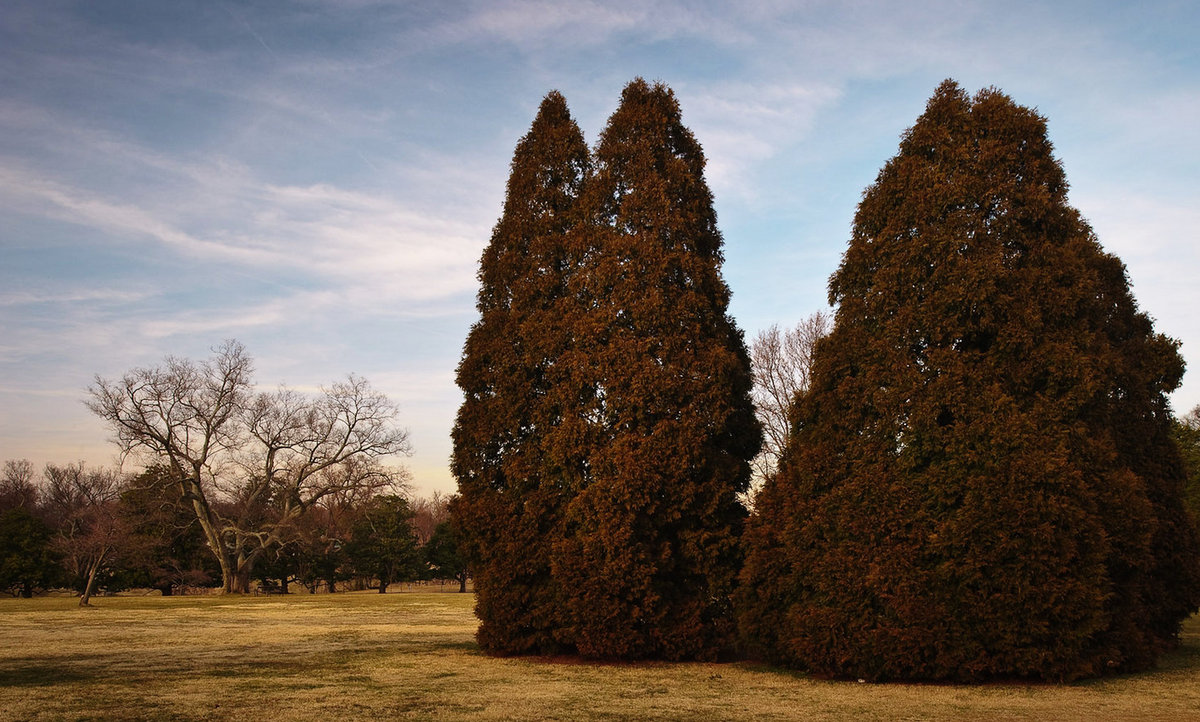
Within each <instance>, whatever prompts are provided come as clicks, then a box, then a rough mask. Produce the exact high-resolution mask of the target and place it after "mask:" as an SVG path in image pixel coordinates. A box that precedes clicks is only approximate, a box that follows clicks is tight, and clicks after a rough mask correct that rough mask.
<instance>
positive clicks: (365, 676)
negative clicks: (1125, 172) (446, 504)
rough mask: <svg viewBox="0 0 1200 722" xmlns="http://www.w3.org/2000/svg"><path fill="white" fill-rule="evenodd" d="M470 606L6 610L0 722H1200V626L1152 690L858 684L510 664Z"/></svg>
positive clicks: (41, 603) (290, 600) (245, 603)
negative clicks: (481, 638) (492, 646)
mask: <svg viewBox="0 0 1200 722" xmlns="http://www.w3.org/2000/svg"><path fill="white" fill-rule="evenodd" d="M473 601H474V600H473V598H472V596H471V595H469V594H454V593H397V594H387V595H380V594H376V593H349V594H336V595H307V594H301V595H289V596H286V597H280V596H275V597H244V598H237V597H166V598H163V597H157V596H155V597H109V598H97V599H95V600H94V603H95V605H96V606H95V607H94V608H91V609H81V608H79V607H78V606H76V605H77V600H75V599H71V598H44V599H33V600H21V599H11V600H10V599H5V600H0V640H3V641H2V642H0V645H2V647H0V648H2V649H3V654H2V657H0V720H74V721H77V722H82V721H84V720H172V721H174V720H181V721H189V720H320V721H321V722H329V721H330V720H354V719H364V720H365V719H371V720H378V719H397V720H403V719H421V720H509V719H520V720H555V719H561V720H566V719H570V720H612V719H653V720H674V719H678V720H705V719H725V720H739V719H746V720H751V719H753V720H764V719H765V720H770V719H794V720H844V719H855V720H883V719H888V720H894V719H902V720H926V719H929V720H972V721H974V720H1042V719H1054V720H1096V719H1100V720H1105V722H1116V721H1117V720H1129V719H1137V720H1163V721H1166V720H1172V721H1174V720H1200V619H1197V618H1193V619H1192V620H1190V622H1189V623H1188V625H1187V626H1186V628H1185V634H1184V644H1183V646H1182V647H1181V648H1180V649H1179V650H1178V651H1176V652H1174V653H1172V654H1170V655H1168V656H1167V657H1165V658H1164V659H1163V660H1162V663H1161V664H1160V665H1159V667H1158V669H1156V670H1154V671H1151V672H1146V673H1142V674H1134V675H1125V676H1120V677H1114V678H1109V679H1103V680H1097V681H1088V682H1081V683H1076V684H1070V685H1041V684H1035V685H1026V684H991V685H985V686H979V687H969V686H955V685H910V684H884V685H873V684H858V683H855V682H844V681H837V682H834V681H823V680H814V679H810V678H808V677H806V676H804V675H800V674H794V673H790V672H785V671H781V670H777V669H772V668H770V667H767V666H764V665H759V664H751V663H745V662H738V663H727V664H666V663H652V664H643V665H616V664H594V663H586V662H580V661H579V660H574V659H563V658H555V659H536V658H534V659H531V658H507V659H503V658H495V657H489V656H487V655H484V654H482V653H481V652H480V651H479V649H478V648H477V647H476V645H475V642H474V639H473V634H474V631H475V626H476V621H475V618H474V617H473V616H472V614H471V605H472V604H473Z"/></svg>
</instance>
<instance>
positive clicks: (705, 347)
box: [554, 79, 761, 659]
mask: <svg viewBox="0 0 1200 722" xmlns="http://www.w3.org/2000/svg"><path fill="white" fill-rule="evenodd" d="M595 164H596V168H595V173H594V175H593V177H592V178H591V179H590V180H589V181H588V183H587V184H586V186H585V190H584V194H583V200H582V205H583V207H584V211H585V213H586V217H587V221H586V223H585V224H584V225H583V226H581V227H580V231H581V232H580V234H579V237H578V245H577V248H578V249H579V250H580V254H581V255H580V267H579V269H578V271H577V273H576V274H575V275H574V276H573V277H572V297H573V299H574V302H575V303H576V304H577V306H576V308H575V310H574V312H573V316H572V324H571V335H572V339H573V348H572V350H571V352H570V353H569V354H568V355H567V356H565V357H564V360H569V363H568V365H569V367H570V369H571V373H572V374H573V382H572V383H571V384H570V388H571V389H573V390H575V391H578V392H579V393H580V396H579V398H578V401H579V407H578V413H577V415H576V418H577V419H579V420H580V422H581V423H579V424H578V425H577V426H576V427H575V432H573V433H572V434H570V435H568V436H564V437H563V442H564V446H563V447H562V448H563V449H566V448H568V446H569V444H568V443H567V440H568V439H570V443H571V444H575V445H576V448H582V449H586V453H585V454H584V455H582V456H580V457H577V459H578V460H577V461H576V462H574V463H573V462H570V461H568V460H567V459H568V455H567V454H565V453H564V454H562V455H560V458H562V459H563V465H564V466H567V467H574V468H576V469H577V470H578V474H577V475H576V476H575V477H573V478H574V480H575V481H574V482H573V483H575V484H577V490H578V491H577V494H576V495H575V496H573V498H572V500H571V502H570V507H569V509H568V513H567V519H568V524H569V527H568V533H567V535H566V538H565V540H564V542H563V544H562V546H561V551H562V553H561V555H558V556H556V558H555V565H554V574H555V578H556V579H557V580H558V581H559V583H560V589H561V590H562V593H563V594H565V595H566V601H567V604H566V610H567V612H568V613H569V615H570V620H569V626H568V627H567V628H565V629H564V630H563V631H562V633H561V638H562V639H569V640H570V641H571V643H573V644H574V645H575V646H576V648H577V649H578V650H579V651H580V652H581V653H583V654H585V655H588V656H597V657H623V658H637V657H647V656H656V657H666V658H670V659H680V658H696V657H701V658H704V657H713V656H715V655H716V654H717V653H718V652H719V651H720V650H721V649H722V648H723V647H725V646H726V645H727V644H728V642H729V641H730V638H731V633H732V631H733V619H732V614H731V608H730V594H731V592H732V588H733V584H734V581H735V578H736V573H737V568H738V564H739V555H738V544H737V539H738V536H739V534H740V530H741V525H742V523H743V519H744V517H745V510H744V508H743V507H742V505H741V504H740V503H739V501H738V499H737V495H738V493H740V492H742V491H744V490H745V488H746V485H747V483H748V480H749V475H750V468H749V463H748V462H749V460H750V459H751V458H753V457H754V455H755V453H756V452H757V451H758V448H759V444H760V437H761V434H760V431H759V427H758V423H757V421H756V420H755V416H754V409H753V405H752V403H751V401H750V395H749V394H750V388H751V375H750V364H749V359H748V356H747V353H746V349H745V345H744V342H743V339H742V334H741V332H740V331H739V330H738V329H737V327H736V326H735V325H734V322H733V320H732V319H731V318H730V317H729V315H728V313H727V308H728V304H729V290H728V288H727V287H726V285H725V282H724V280H723V279H722V277H721V273H720V266H721V262H722V251H721V247H722V239H721V235H720V232H719V231H718V230H717V224H716V213H715V212H714V210H713V205H712V194H711V192H710V191H709V189H708V186H707V184H706V183H705V181H704V176H703V171H704V155H703V153H702V151H701V148H700V145H699V144H698V143H697V142H696V140H695V138H694V137H693V136H692V134H691V132H690V131H689V130H688V129H687V128H685V127H684V126H683V124H682V122H681V118H680V110H679V104H678V102H677V101H676V99H675V96H674V94H673V93H672V91H671V90H670V89H669V88H667V87H665V86H663V85H661V84H656V85H653V86H651V85H649V84H647V83H646V82H645V81H643V80H641V79H638V80H635V81H633V82H632V83H630V84H629V85H628V86H627V87H626V88H625V90H624V92H623V93H622V96H621V104H620V107H619V108H618V109H617V111H616V112H615V113H614V114H613V115H612V117H611V118H610V119H609V123H608V126H607V128H606V129H605V131H604V133H603V135H602V137H601V139H600V142H599V144H598V146H597V149H596V153H595Z"/></svg>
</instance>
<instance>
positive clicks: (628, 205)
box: [453, 79, 1200, 680]
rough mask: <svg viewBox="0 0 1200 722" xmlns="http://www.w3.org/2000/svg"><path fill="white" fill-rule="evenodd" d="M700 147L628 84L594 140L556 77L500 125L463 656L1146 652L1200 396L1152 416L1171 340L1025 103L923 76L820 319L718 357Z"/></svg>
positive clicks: (1162, 601)
mask: <svg viewBox="0 0 1200 722" xmlns="http://www.w3.org/2000/svg"><path fill="white" fill-rule="evenodd" d="M703 168H704V157H703V154H702V152H701V149H700V145H699V144H698V143H697V142H696V140H695V138H694V137H693V136H692V134H691V132H690V131H689V130H688V129H687V128H686V127H685V126H683V124H682V122H681V116H680V110H679V106H678V103H677V102H676V100H675V97H674V95H673V93H672V92H671V91H670V89H669V88H666V87H665V86H663V85H661V84H655V85H650V84H648V83H646V82H645V81H643V80H640V79H638V80H635V81H634V82H632V83H630V84H629V85H628V86H627V87H626V88H625V90H624V92H623V93H622V96H621V101H620V105H619V106H618V108H617V110H616V112H615V113H614V114H613V115H612V116H611V118H610V119H609V122H608V125H607V127H606V128H605V130H604V131H603V132H602V133H601V135H600V137H599V140H598V142H597V143H596V145H595V147H594V149H589V148H588V147H587V145H586V144H585V143H584V140H583V136H582V133H581V132H580V131H579V128H578V127H577V126H576V124H575V122H574V121H573V120H572V119H571V117H570V114H569V112H568V110H567V106H566V102H565V100H564V98H563V97H562V96H561V95H560V94H558V93H557V92H552V93H550V94H549V95H548V96H546V98H545V100H544V101H543V103H542V105H541V107H540V109H539V111H538V113H537V116H536V118H535V120H534V122H533V124H532V126H531V128H530V130H529V133H528V134H527V135H526V136H525V137H524V138H522V139H521V141H520V143H519V144H518V145H517V148H516V152H515V153H514V157H513V161H512V169H511V174H510V176H509V181H508V188H507V195H506V199H505V204H504V211H503V214H502V215H501V218H500V220H499V222H498V223H497V225H496V227H495V230H494V231H493V235H492V238H491V242H490V244H489V245H488V247H487V249H486V250H485V251H484V253H483V258H482V261H481V264H480V274H479V275H480V280H481V287H480V292H479V297H478V309H479V314H480V316H479V320H478V322H477V323H476V324H475V325H474V326H473V327H472V329H471V332H470V335H469V336H468V338H467V340H466V344H465V346H464V350H463V356H462V361H461V363H460V365H459V368H458V384H459V386H460V387H461V388H462V390H463V392H464V396H465V398H464V401H463V404H462V406H461V407H460V410H459V414H458V418H457V422H456V425H455V428H454V456H453V470H454V473H455V475H456V477H457V479H458V486H459V496H458V498H457V500H456V502H455V504H454V510H455V514H454V524H455V525H456V529H457V530H458V532H459V534H460V537H461V539H462V541H463V544H462V550H463V552H464V555H465V557H466V560H467V562H468V564H469V565H470V566H471V567H472V569H473V571H474V573H475V580H476V590H477V606H476V613H477V615H478V616H479V618H480V620H481V624H480V628H479V632H478V639H479V642H480V644H481V645H482V646H483V647H484V648H485V649H487V650H489V651H492V652H494V653H501V654H514V653H517V654H519V653H547V652H576V653H580V654H582V655H585V656H591V657H601V658H625V659H630V658H642V657H661V658H668V659H685V658H686V659H711V658H714V657H716V656H719V655H721V654H725V653H729V652H731V651H733V650H738V649H740V650H741V651H742V652H743V653H750V654H755V655H760V656H762V657H765V658H767V659H769V660H772V661H774V662H777V663H781V664H785V665H788V666H792V667H796V668H800V669H805V670H809V671H812V672H815V673H820V674H823V675H833V676H854V677H857V678H869V679H885V678H917V679H959V680H974V679H981V678H988V677H1003V676H1019V677H1033V678H1044V679H1053V680H1063V679H1073V678H1077V677H1080V676H1092V675H1099V674H1105V673H1112V672H1116V671H1128V670H1135V669H1140V668H1144V667H1146V666H1148V665H1150V664H1153V662H1154V660H1155V659H1156V658H1157V657H1158V655H1159V654H1160V653H1161V652H1162V651H1163V650H1165V649H1168V648H1170V647H1171V646H1172V645H1173V644H1176V643H1177V641H1178V635H1179V631H1180V625H1181V623H1182V621H1183V620H1184V619H1185V618H1186V617H1187V616H1188V615H1190V614H1192V613H1194V612H1195V611H1196V610H1197V607H1200V542H1198V534H1197V528H1196V525H1195V517H1194V513H1195V511H1196V472H1197V463H1198V462H1197V458H1198V457H1197V453H1198V452H1197V449H1198V448H1200V446H1198V445H1197V441H1198V440H1200V439H1198V437H1200V431H1197V428H1200V412H1194V413H1193V414H1192V415H1190V416H1188V417H1185V418H1184V419H1181V420H1177V419H1175V418H1174V417H1173V415H1172V412H1171V409H1170V406H1169V404H1168V402H1167V394H1168V393H1170V392H1171V391H1172V390H1174V389H1175V388H1176V387H1177V386H1178V385H1179V383H1180V380H1181V378H1182V375H1183V362H1182V359H1181V357H1180V355H1179V353H1178V345H1179V344H1178V342H1177V341H1174V340H1173V339H1170V338H1167V337H1165V336H1163V335H1162V334H1158V333H1155V332H1154V329H1153V324H1152V322H1151V320H1150V318H1149V317H1148V316H1146V315H1145V314H1144V313H1142V312H1140V311H1139V310H1138V308H1137V304H1136V302H1135V300H1134V299H1133V296H1132V293H1131V292H1130V288H1129V282H1128V279H1127V277H1126V273H1125V268H1124V266H1123V264H1122V263H1121V261H1120V260H1119V259H1117V258H1116V257H1115V256H1112V255H1111V254H1108V253H1106V252H1104V250H1103V249H1102V248H1101V246H1100V244H1099V242H1098V240H1097V239H1096V238H1095V235H1094V234H1093V233H1092V231H1091V229H1090V227H1089V226H1088V225H1087V223H1086V222H1085V221H1084V220H1083V219H1082V218H1081V217H1080V215H1079V213H1078V212H1077V211H1076V210H1075V209H1073V208H1072V207H1070V206H1069V205H1068V203H1067V200H1066V190H1067V183H1066V178H1065V175H1064V173H1063V171H1062V168H1061V166H1060V164H1059V162H1058V161H1057V160H1056V159H1055V158H1054V156H1053V154H1052V148H1051V144H1050V142H1049V140H1048V139H1047V137H1046V126H1045V120H1044V119H1043V118H1042V117H1041V116H1040V115H1038V114H1037V113H1036V112H1035V111H1033V110H1030V109H1028V108H1024V107H1021V106H1019V105H1017V104H1016V103H1014V102H1013V101H1012V100H1011V99H1010V98H1009V97H1008V96H1006V95H1004V94H1003V93H1001V92H999V91H997V90H994V89H989V90H984V91H981V92H980V93H978V94H977V95H975V96H974V97H972V96H970V95H968V94H967V93H965V92H964V91H963V90H962V89H961V88H959V87H958V86H957V85H956V84H954V83H953V82H952V81H947V82H946V83H945V84H943V85H942V86H941V87H939V88H938V90H937V92H936V93H935V94H934V96H933V97H932V98H931V99H930V101H929V103H928V106H927V107H926V110H925V113H924V114H923V115H922V116H921V117H920V118H918V120H917V122H916V124H915V125H914V126H913V127H912V128H910V129H909V130H908V131H907V132H906V133H905V134H904V136H903V138H902V141H901V145H900V150H899V153H898V154H897V155H896V157H894V158H892V159H891V160H890V161H888V162H887V164H886V165H885V166H884V168H883V169H882V170H881V171H880V174H879V176H878V178H877V179H876V181H875V183H874V184H872V185H871V186H870V187H869V188H868V189H867V191H866V192H865V193H864V195H863V200H862V202H861V203H860V205H859V208H858V213H857V215H856V217H855V219H854V226H853V231H852V237H851V240H850V244H849V247H848V249H847V250H846V253H845V255H844V256H843V258H842V263H841V265H840V267H839V268H838V270H837V272H836V273H835V274H834V276H833V278H832V279H831V281H830V286H829V293H830V295H829V298H830V303H831V304H833V305H834V306H835V310H834V313H833V315H832V319H829V318H827V317H825V316H824V315H817V316H813V317H810V318H809V319H808V320H806V321H804V322H802V323H801V324H800V325H799V326H798V327H796V328H795V329H788V330H786V331H780V330H779V329H772V330H769V331H768V332H766V333H764V334H763V335H760V337H759V338H758V339H756V340H755V342H754V344H753V345H752V347H751V349H750V351H749V352H748V350H747V348H746V347H745V346H744V343H743V340H742V334H741V332H740V331H739V330H738V329H737V327H736V326H735V324H734V323H733V321H732V319H731V318H730V317H729V316H728V314H727V309H728V302H729V291H728V289H727V287H726V286H725V284H724V281H723V280H722V279H721V275H720V266H721V262H722V258H723V256H722V239H721V236H720V233H719V231H718V230H717V228H716V222H715V221H716V216H715V213H714V211H713V208H712V196H711V193H710V192H709V190H708V188H707V185H706V183H705V180H704V177H703ZM751 358H753V362H754V363H753V365H752V364H751ZM755 410H757V413H758V420H756V419H755V415H754V412H755ZM764 434H765V438H764ZM764 441H765V443H763V442H764ZM1181 452H1182V453H1181ZM752 479H753V480H754V482H755V483H754V484H753V485H752V483H751V481H752ZM756 490H757V493H755V491H756ZM1189 504H1190V505H1191V507H1192V509H1191V511H1190V512H1189V510H1188V505H1189ZM749 506H752V507H753V511H754V513H753V514H750V510H749V508H748V507H749Z"/></svg>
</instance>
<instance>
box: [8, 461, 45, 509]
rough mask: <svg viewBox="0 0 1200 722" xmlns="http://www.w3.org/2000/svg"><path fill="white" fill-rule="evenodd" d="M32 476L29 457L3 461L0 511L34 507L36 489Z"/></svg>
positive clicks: (36, 496)
mask: <svg viewBox="0 0 1200 722" xmlns="http://www.w3.org/2000/svg"><path fill="white" fill-rule="evenodd" d="M34 477H35V474H34V471H33V462H31V461H30V460H29V459H19V460H14V459H9V460H8V461H5V462H4V474H3V475H0V511H4V510H7V509H15V508H17V507H21V508H25V509H33V508H34V507H36V506H37V503H38V490H37V484H35V483H34Z"/></svg>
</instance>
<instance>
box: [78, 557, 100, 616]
mask: <svg viewBox="0 0 1200 722" xmlns="http://www.w3.org/2000/svg"><path fill="white" fill-rule="evenodd" d="M106 553H107V552H104V551H102V552H100V554H99V556H97V557H96V560H95V561H94V562H92V563H91V564H90V565H88V580H87V585H86V586H85V587H84V588H83V596H81V597H79V606H81V607H90V606H92V603H91V599H92V590H93V589H94V588H95V586H96V572H97V571H99V569H100V565H101V564H103V563H104V555H105V554H106Z"/></svg>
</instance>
